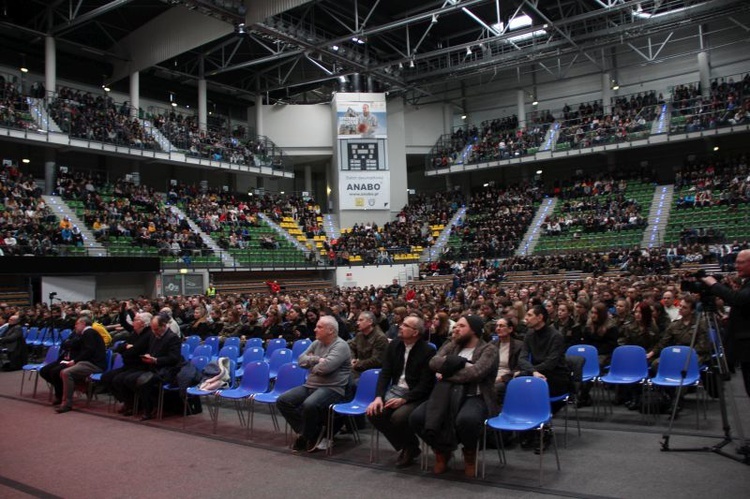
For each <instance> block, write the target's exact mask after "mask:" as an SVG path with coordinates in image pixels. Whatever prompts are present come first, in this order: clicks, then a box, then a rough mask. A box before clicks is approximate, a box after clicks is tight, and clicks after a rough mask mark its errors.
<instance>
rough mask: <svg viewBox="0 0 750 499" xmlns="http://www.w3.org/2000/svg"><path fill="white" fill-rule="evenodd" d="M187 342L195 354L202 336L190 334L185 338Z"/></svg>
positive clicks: (191, 351)
mask: <svg viewBox="0 0 750 499" xmlns="http://www.w3.org/2000/svg"><path fill="white" fill-rule="evenodd" d="M185 343H186V344H188V345H190V353H191V354H193V352H195V349H196V348H197V347H198V345H200V344H201V337H200V336H198V335H197V334H194V335H191V336H188V337H187V338H185Z"/></svg>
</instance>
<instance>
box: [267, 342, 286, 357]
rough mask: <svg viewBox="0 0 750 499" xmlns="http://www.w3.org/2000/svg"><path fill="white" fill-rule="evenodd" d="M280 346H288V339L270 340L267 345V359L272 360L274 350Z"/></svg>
mask: <svg viewBox="0 0 750 499" xmlns="http://www.w3.org/2000/svg"><path fill="white" fill-rule="evenodd" d="M280 348H286V340H285V339H284V338H274V339H272V340H268V344H267V345H266V360H270V359H271V355H273V352H275V351H276V350H278V349H280Z"/></svg>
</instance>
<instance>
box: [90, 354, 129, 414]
mask: <svg viewBox="0 0 750 499" xmlns="http://www.w3.org/2000/svg"><path fill="white" fill-rule="evenodd" d="M123 365H124V363H123V359H122V355H120V354H119V353H116V354H114V355H113V354H112V350H107V369H105V370H104V371H103V372H100V373H94V374H89V377H88V379H87V384H86V385H87V386H86V405H91V399H92V398H93V396H94V386H95V385H96V384H97V383H101V381H102V375H103V374H104V373H105V372H107V371H113V370H115V369H119V368H121V367H122V366H123Z"/></svg>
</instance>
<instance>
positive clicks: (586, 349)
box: [565, 345, 601, 444]
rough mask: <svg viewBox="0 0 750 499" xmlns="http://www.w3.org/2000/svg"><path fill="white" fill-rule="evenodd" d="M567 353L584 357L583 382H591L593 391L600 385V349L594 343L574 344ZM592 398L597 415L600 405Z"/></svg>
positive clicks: (594, 411)
mask: <svg viewBox="0 0 750 499" xmlns="http://www.w3.org/2000/svg"><path fill="white" fill-rule="evenodd" d="M565 355H566V356H576V357H583V359H584V362H583V372H582V373H581V384H584V383H591V384H592V392H593V388H596V387H598V386H599V376H600V374H601V372H600V370H599V351H598V350H597V349H596V347H595V346H593V345H573V346H571V347H569V348H568V349H567V350H566V351H565ZM591 400H592V402H593V405H594V407H593V413H594V415H597V414H598V412H599V410H598V405H597V397H594V396H592V397H591ZM576 409H577V406H576ZM566 410H567V408H566ZM579 427H580V423H579ZM566 434H567V432H566ZM579 434H580V432H579ZM566 444H567V436H566Z"/></svg>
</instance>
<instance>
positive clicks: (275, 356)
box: [268, 348, 294, 379]
mask: <svg viewBox="0 0 750 499" xmlns="http://www.w3.org/2000/svg"><path fill="white" fill-rule="evenodd" d="M293 360H294V358H293V357H292V351H291V350H289V349H288V348H279V349H278V350H276V351H275V352H273V353H272V354H271V358H270V359H269V360H268V365H269V366H270V371H269V373H268V376H269V379H274V378H276V375H277V374H278V373H279V368H280V367H281V366H283V365H284V364H289V363H291V362H292V361H293Z"/></svg>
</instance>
